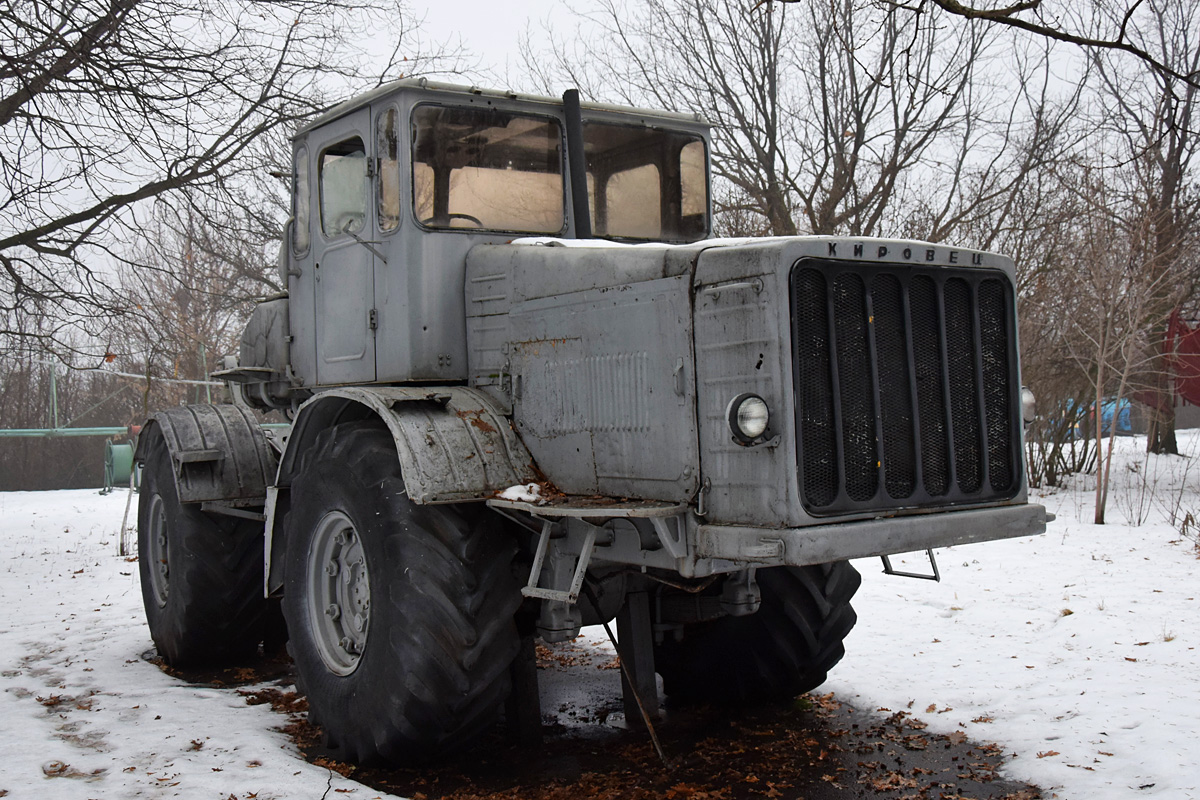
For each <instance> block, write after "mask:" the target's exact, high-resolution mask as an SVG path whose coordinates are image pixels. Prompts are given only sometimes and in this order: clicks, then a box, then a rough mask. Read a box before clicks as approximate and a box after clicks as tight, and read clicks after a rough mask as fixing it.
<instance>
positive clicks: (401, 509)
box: [283, 421, 521, 762]
mask: <svg viewBox="0 0 1200 800" xmlns="http://www.w3.org/2000/svg"><path fill="white" fill-rule="evenodd" d="M291 498H292V504H291V508H290V510H289V512H288V515H287V517H286V519H285V522H284V528H285V535H286V536H287V555H286V559H287V570H286V574H287V576H286V579H285V590H284V604H283V607H284V615H285V616H286V618H287V623H288V631H289V635H290V640H289V643H288V647H289V650H290V651H291V653H292V658H293V659H294V661H295V663H296V671H297V673H298V676H299V679H300V684H301V689H302V690H303V691H304V692H305V694H307V695H308V702H309V709H310V714H311V716H312V718H313V720H314V721H315V722H317V723H318V724H320V725H321V726H322V727H323V728H324V730H325V733H326V736H327V737H328V739H329V743H330V744H331V745H332V746H334V747H339V748H342V749H343V750H345V751H346V757H347V758H350V759H354V760H356V761H368V760H371V759H373V758H375V757H383V758H387V759H391V760H397V761H409V762H412V761H420V760H424V759H427V758H429V757H432V756H434V755H438V754H441V753H444V752H449V751H452V750H455V749H459V748H461V747H463V746H465V745H467V744H469V743H470V742H471V741H472V740H474V739H475V738H476V737H477V736H478V735H479V734H480V733H482V732H483V731H484V730H486V729H487V728H488V727H489V726H490V725H491V724H492V723H494V722H495V721H496V719H497V718H498V717H499V714H500V711H501V709H502V707H503V703H504V699H505V697H506V696H507V694H508V692H509V671H508V667H509V665H510V664H511V662H512V660H513V658H514V657H515V655H516V653H517V648H518V642H519V640H518V636H517V629H516V625H515V622H514V614H515V613H516V610H517V607H518V606H519V604H520V600H521V595H520V592H519V590H518V587H517V585H516V583H515V581H514V579H513V577H512V573H511V564H512V558H513V554H514V551H515V547H514V545H513V543H512V541H511V540H510V539H509V538H508V537H507V536H505V535H504V534H503V532H501V531H500V530H498V529H496V528H495V527H494V525H490V524H489V523H490V522H492V519H493V518H492V517H490V516H487V514H486V511H485V510H484V509H483V508H481V507H476V506H445V505H442V506H427V505H424V506H419V505H416V504H414V503H412V502H410V501H409V499H408V497H407V496H406V494H405V490H404V483H403V481H402V479H401V475H400V469H399V463H398V460H397V457H396V451H395V446H394V444H393V442H392V438H391V435H390V434H389V433H388V431H387V429H386V428H384V427H383V426H382V425H381V424H379V423H378V422H375V421H367V422H352V423H346V424H343V425H338V426H336V427H334V428H330V429H329V430H326V431H324V432H322V433H321V434H320V436H318V437H317V440H316V442H315V443H314V444H313V446H312V448H311V449H310V450H309V451H308V452H307V453H306V454H305V456H304V458H303V462H302V464H301V467H300V471H299V474H298V476H297V477H296V480H295V481H294V483H293V485H292V491H291Z"/></svg>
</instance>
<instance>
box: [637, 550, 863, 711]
mask: <svg viewBox="0 0 1200 800" xmlns="http://www.w3.org/2000/svg"><path fill="white" fill-rule="evenodd" d="M757 577H758V585H759V589H760V591H761V593H762V605H761V606H760V607H759V609H758V611H757V612H755V613H754V614H751V615H748V616H744V617H722V618H720V619H716V620H713V621H711V622H697V623H693V624H690V625H687V626H686V627H685V629H684V634H683V639H682V640H681V641H674V640H671V639H669V638H668V639H667V640H666V641H664V642H663V643H662V644H660V645H658V646H657V647H656V648H655V665H656V669H657V671H658V673H659V674H660V675H662V678H663V690H664V691H665V693H666V694H667V695H668V696H669V697H670V698H671V699H672V700H676V701H683V702H707V703H716V704H720V705H741V704H755V703H770V702H779V701H786V700H790V699H792V698H794V697H795V696H796V695H799V694H802V693H804V692H807V691H810V690H812V689H815V688H816V687H818V686H820V685H821V684H822V683H824V682H825V676H826V674H827V673H828V672H829V670H830V669H831V668H832V667H833V666H834V665H835V664H837V662H839V661H841V659H842V656H843V655H845V652H846V651H845V648H844V647H843V646H842V640H843V639H845V637H846V635H847V634H849V633H850V629H851V628H853V627H854V623H855V622H856V621H857V619H858V617H857V616H856V615H855V613H854V609H853V608H851V606H850V598H852V597H853V596H854V593H855V592H856V591H857V590H858V587H859V584H860V583H861V582H862V579H861V578H860V577H859V574H858V571H857V570H855V569H854V567H852V566H850V563H849V562H848V561H839V562H835V563H832V564H819V565H815V566H809V567H772V568H769V569H760V570H758V574H757Z"/></svg>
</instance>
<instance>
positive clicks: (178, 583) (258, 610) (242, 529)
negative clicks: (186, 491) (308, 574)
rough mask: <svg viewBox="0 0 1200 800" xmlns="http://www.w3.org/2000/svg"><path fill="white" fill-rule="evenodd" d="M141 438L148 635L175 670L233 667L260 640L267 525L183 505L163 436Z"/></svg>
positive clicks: (154, 431) (141, 561)
mask: <svg viewBox="0 0 1200 800" xmlns="http://www.w3.org/2000/svg"><path fill="white" fill-rule="evenodd" d="M142 435H143V436H147V437H149V439H148V440H147V441H146V442H145V444H144V447H143V452H144V453H145V454H146V457H145V466H144V469H143V472H142V488H141V494H140V496H139V499H138V570H139V572H140V575H141V583H142V602H143V605H144V606H145V608H146V621H147V623H148V624H149V626H150V636H151V638H152V639H153V640H154V645H155V647H157V648H158V653H159V655H161V656H162V657H163V659H164V660H166V662H167V663H168V664H171V665H172V666H177V667H178V666H193V665H198V664H210V665H221V664H228V663H235V662H237V661H239V660H241V659H243V658H245V657H247V656H249V655H252V654H253V653H254V651H255V648H256V647H257V645H258V643H259V641H260V640H261V638H262V624H263V616H264V613H265V610H266V601H265V600H264V599H263V536H262V526H261V524H259V523H255V522H253V521H250V520H242V519H237V518H233V517H210V516H208V515H207V514H205V513H204V512H203V511H201V510H200V507H199V506H198V505H192V504H188V505H184V504H182V503H180V502H179V495H178V493H177V492H176V489H175V478H174V473H173V471H172V464H171V455H170V453H169V452H168V451H167V443H166V441H165V440H164V439H163V435H162V431H161V430H159V428H158V426H157V425H152V426H150V427H149V428H148V429H147V430H146V431H145V432H144V433H143V434H142Z"/></svg>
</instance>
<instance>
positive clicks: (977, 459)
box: [942, 278, 983, 494]
mask: <svg viewBox="0 0 1200 800" xmlns="http://www.w3.org/2000/svg"><path fill="white" fill-rule="evenodd" d="M942 300H943V302H944V304H945V306H944V307H945V320H946V361H947V367H948V368H949V373H950V426H951V427H950V431H951V436H952V440H953V442H954V444H953V447H954V470H955V474H956V475H957V476H958V488H959V489H961V490H962V491H963V492H965V493H967V494H972V493H974V492H977V491H979V487H980V486H981V485H982V483H983V464H982V461H981V456H982V455H983V447H982V443H981V442H980V432H981V430H982V426H981V425H980V420H979V404H978V402H977V396H976V383H975V378H976V375H977V374H978V373H977V371H976V368H975V318H974V316H973V314H972V304H971V287H970V286H968V285H967V282H966V281H964V280H962V279H961V278H951V279H950V280H948V281H946V284H945V286H944V287H943V289H942Z"/></svg>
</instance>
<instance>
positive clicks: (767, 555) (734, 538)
mask: <svg viewBox="0 0 1200 800" xmlns="http://www.w3.org/2000/svg"><path fill="white" fill-rule="evenodd" d="M1053 520H1054V515H1053V514H1049V513H1047V511H1046V508H1045V506H1040V505H1034V504H1026V505H1018V506H998V507H993V508H977V509H971V510H965V511H950V512H947V511H944V510H939V512H937V513H929V514H915V515H912V516H904V517H886V518H877V519H869V520H860V521H857V522H843V523H831V524H826V525H814V526H812V527H808V528H785V529H771V528H747V527H740V526H733V525H700V526H699V528H698V530H697V537H696V538H697V541H696V556H697V557H698V558H701V559H708V558H711V559H724V560H729V561H740V562H749V563H762V564H770V565H772V566H774V565H778V564H787V565H789V566H793V567H803V566H806V565H809V564H824V563H827V562H830V561H843V560H845V559H850V558H865V557H868V556H884V555H891V554H894V553H907V552H912V551H915V550H928V549H930V548H934V547H949V546H951V545H956V544H971V543H973V542H987V541H992V540H994V539H1012V538H1017V537H1020V536H1036V535H1037V534H1040V533H1045V531H1046V523H1048V522H1051V521H1053Z"/></svg>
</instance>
